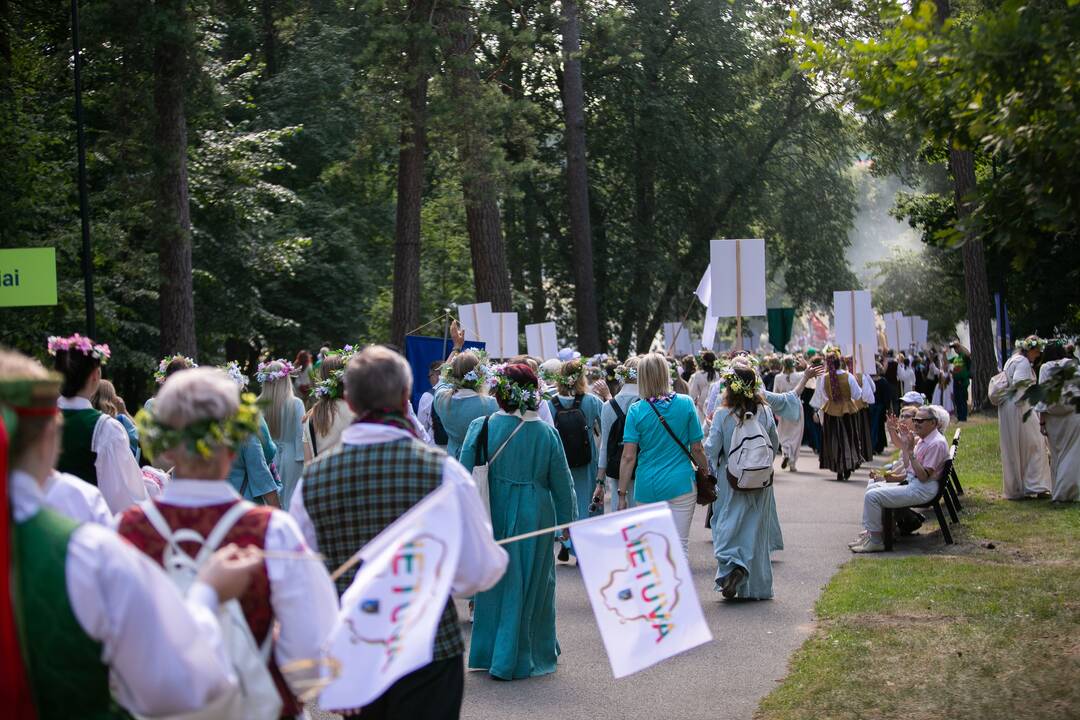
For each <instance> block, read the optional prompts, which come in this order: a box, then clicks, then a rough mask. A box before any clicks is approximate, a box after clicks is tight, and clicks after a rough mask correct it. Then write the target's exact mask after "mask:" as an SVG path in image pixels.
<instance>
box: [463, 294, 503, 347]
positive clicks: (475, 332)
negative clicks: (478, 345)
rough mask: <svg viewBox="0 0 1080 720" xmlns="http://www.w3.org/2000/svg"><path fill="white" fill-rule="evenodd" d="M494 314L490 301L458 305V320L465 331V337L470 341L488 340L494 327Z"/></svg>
mask: <svg viewBox="0 0 1080 720" xmlns="http://www.w3.org/2000/svg"><path fill="white" fill-rule="evenodd" d="M493 315H494V313H492V311H491V303H489V302H482V303H474V304H472V305H458V322H459V323H461V329H462V330H464V331H465V339H466V340H468V341H470V342H486V341H487V337H488V336H489V335H491V334H492V331H493V329H494V325H495V318H494V317H493Z"/></svg>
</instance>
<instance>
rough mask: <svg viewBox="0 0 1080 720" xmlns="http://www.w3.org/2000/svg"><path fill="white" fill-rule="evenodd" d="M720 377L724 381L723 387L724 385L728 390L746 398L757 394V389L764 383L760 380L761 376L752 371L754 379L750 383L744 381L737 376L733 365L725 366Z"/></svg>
mask: <svg viewBox="0 0 1080 720" xmlns="http://www.w3.org/2000/svg"><path fill="white" fill-rule="evenodd" d="M721 379H722V380H723V382H724V387H726V388H727V389H728V390H730V391H731V392H733V393H736V394H737V395H742V396H744V397H748V398H752V397H754V396H755V395H757V393H758V391H760V390H761V387H762V385H763V384H764V383H762V381H761V376H760V375H758V374H757V373H756V372H755V373H754V381H753V382H750V383H748V382H746V381H745V380H743V379H742V378H741V377H739V376H738V374H737V373H736V372H735V368H734V367H728V368H726V369H725V371H724V374H723V376H722V378H721Z"/></svg>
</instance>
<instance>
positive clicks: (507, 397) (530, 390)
mask: <svg viewBox="0 0 1080 720" xmlns="http://www.w3.org/2000/svg"><path fill="white" fill-rule="evenodd" d="M506 368H507V366H506V365H496V366H494V367H492V368H491V369H490V374H489V375H488V380H487V383H488V387H489V388H490V392H491V394H492V395H494V396H495V397H496V398H499V399H501V400H503V401H504V402H506V403H507V404H509V405H516V406H517V409H518V412H525V411H526V410H536V409H537V408H539V407H540V403H541V401H543V400H544V393H542V392H540V389H539V388H536V387H528V386H526V385H522V384H520V383H518V382H515V381H514V380H512V379H510V377H508V376H507V375H506Z"/></svg>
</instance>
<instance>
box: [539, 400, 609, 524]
mask: <svg viewBox="0 0 1080 720" xmlns="http://www.w3.org/2000/svg"><path fill="white" fill-rule="evenodd" d="M551 402H552V403H556V402H557V403H560V404H561V405H562V406H563V407H564V408H568V407H570V406H571V405H573V404H574V398H572V397H567V396H565V395H559V396H557V397H556V398H555V399H554V400H552V401H551ZM603 411H604V403H603V402H602V401H601V400H600V398H598V397H596V396H595V395H592V394H588V393H586V394H585V395H583V396H582V398H581V412H582V413H583V414H584V415H585V426H586V427H587V428H589V449H590V450H591V451H592V460H590V461H589V464H588V465H582V466H581V467H576V468H570V475H571V476H573V478H574V492H575V493H576V494H577V512H578V517H579V518H585V517H588V516H589V503H590V502H592V496H593V491H595V490H596V473H597V468H599V467H600V453H599V450H598V449H597V447H596V435H595V433H594V432H593V428H598V427H600V414H601V413H602V412H603ZM551 416H552V417H553V418H554V417H555V408H552V409H551Z"/></svg>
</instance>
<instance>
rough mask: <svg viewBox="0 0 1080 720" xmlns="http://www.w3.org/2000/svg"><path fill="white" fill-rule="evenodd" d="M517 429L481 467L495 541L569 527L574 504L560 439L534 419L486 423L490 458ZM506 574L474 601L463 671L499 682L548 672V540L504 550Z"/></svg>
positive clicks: (465, 450) (551, 627) (552, 652)
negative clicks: (466, 668) (507, 558)
mask: <svg viewBox="0 0 1080 720" xmlns="http://www.w3.org/2000/svg"><path fill="white" fill-rule="evenodd" d="M483 422H484V421H483V419H477V420H475V421H473V423H472V425H470V427H469V432H468V436H467V438H466V439H465V443H464V445H463V446H462V448H461V463H462V465H464V466H465V469H467V470H469V471H470V472H471V471H472V468H473V465H474V464H475V461H476V455H477V449H476V441H477V436H478V435H479V433H480V428H481V426H482V425H483ZM521 422H525V423H526V424H525V427H523V428H521V430H520V431H519V432H518V434H517V435H515V436H514V437H513V438H512V439H511V440H510V443H509V444H508V445H507V446H506V448H505V449H504V450H503V452H502V454H500V455H499V457H498V459H497V460H496V461H495V462H494V463H491V464H490V465H489V466H488V482H489V483H490V488H491V525H492V528H493V529H494V531H495V539H497V540H498V539H502V538H507V537H511V536H514V535H519V534H522V533H527V532H531V531H534V530H542V529H543V528H547V527H552V526H554V525H561V524H563V523H568V522H571V521H573V520H574V519H575V517H576V515H577V501H576V500H575V498H574V485H573V480H572V478H571V476H570V468H569V467H567V465H566V455H565V454H564V453H563V447H562V442H561V441H560V440H559V434H558V433H557V432H556V431H555V429H554V428H552V427H551V426H550V425H547V424H546V423H544V422H541V421H540V420H539V418H538V417H537V416H536V413H527V418H526V419H525V420H522V419H521V418H520V417H518V416H516V415H507V414H506V413H503V412H498V413H496V414H495V415H492V416H491V419H490V420H489V422H488V450H489V452H490V453H491V454H494V453H495V451H496V450H498V448H499V446H500V445H501V444H502V443H503V441H504V440H506V438H507V437H509V436H510V433H511V432H513V430H514V429H515V428H516V427H517V425H518V424H519V423H521ZM505 549H506V551H507V553H508V554H509V556H510V561H509V564H508V565H507V567H506V574H505V575H503V577H502V579H501V580H499V582H498V583H497V584H496V585H495V587H493V588H491V589H490V590H488V591H486V592H482V593H480V594H479V595H477V596H476V598H475V601H476V612H475V617H474V620H473V630H472V643H471V647H470V648H469V667H470V668H476V669H481V670H487V671H488V672H489V673H491V675H492V676H494V677H496V678H499V679H501V680H513V679H518V678H527V677H533V676H536V675H546V674H548V673H553V672H555V664H556V661H557V659H558V656H559V652H560V650H559V641H558V639H557V638H556V637H555V556H554V555H553V554H552V552H551V536H550V535H548V534H546V533H545V534H543V535H539V536H537V537H533V538H529V539H527V540H520V541H518V542H515V543H511V544H509V545H506V546H505Z"/></svg>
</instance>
